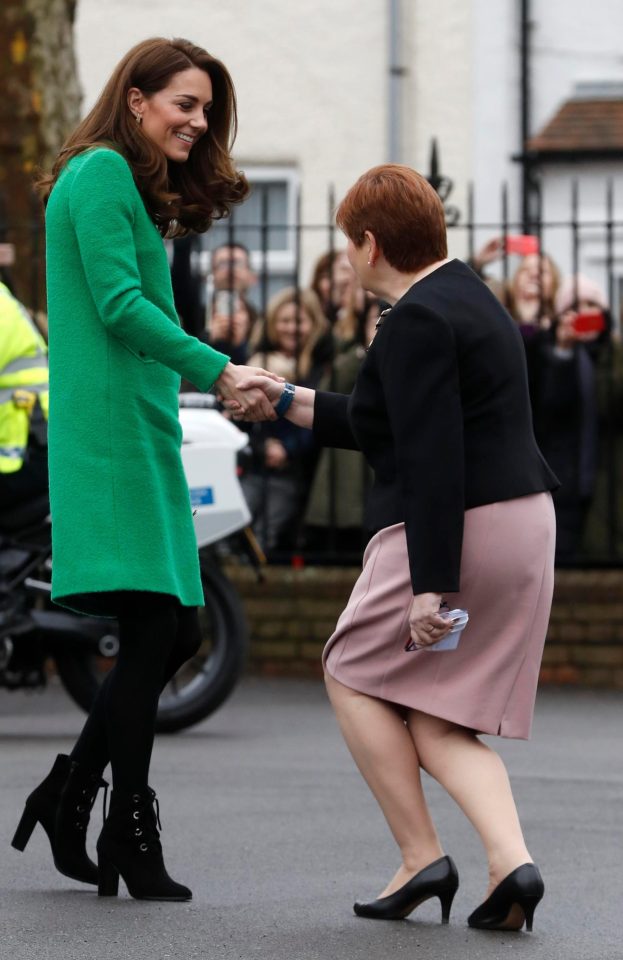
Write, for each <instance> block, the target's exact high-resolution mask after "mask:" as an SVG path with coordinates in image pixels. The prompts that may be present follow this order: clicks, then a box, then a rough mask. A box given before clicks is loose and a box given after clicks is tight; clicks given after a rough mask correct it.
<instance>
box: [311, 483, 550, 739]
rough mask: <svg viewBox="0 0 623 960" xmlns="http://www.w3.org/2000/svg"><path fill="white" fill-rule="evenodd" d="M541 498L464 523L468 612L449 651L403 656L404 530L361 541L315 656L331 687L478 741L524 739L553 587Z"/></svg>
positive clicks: (461, 597) (463, 592) (407, 588)
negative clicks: (341, 604) (350, 584)
mask: <svg viewBox="0 0 623 960" xmlns="http://www.w3.org/2000/svg"><path fill="white" fill-rule="evenodd" d="M555 539H556V522H555V517H554V507H553V504H552V498H551V495H550V494H549V493H539V494H534V495H532V496H528V497H520V498H518V499H516V500H505V501H501V502H499V503H491V504H486V505H485V506H483V507H475V508H474V509H472V510H467V511H466V513H465V527H464V536H463V552H462V555H461V589H460V590H459V592H458V593H449V594H445V595H444V600H446V601H447V603H448V604H449V606H450V609H453V608H455V607H461V608H463V609H466V610H467V611H468V612H469V618H470V619H469V623H468V624H467V626H466V627H465V629H464V631H463V633H462V634H461V639H460V642H459V646H458V648H457V649H456V650H443V651H441V650H440V651H432V650H417V651H412V652H406V651H405V649H404V647H405V643H406V642H407V640H408V638H409V609H410V606H411V600H412V598H413V590H412V587H411V581H410V575H409V559H408V555H407V542H406V537H405V529H404V524H402V523H399V524H396V525H395V526H392V527H387V528H386V529H384V530H380V531H379V532H378V533H377V534H375V536H374V537H373V538H372V539H371V540H370V542H369V544H368V546H367V548H366V552H365V554H364V558H363V570H362V572H361V575H360V577H359V579H358V580H357V582H356V584H355V586H354V588H353V592H352V594H351V596H350V599H349V601H348V604H347V605H346V608H345V610H344V611H343V613H342V614H341V616H340V618H339V620H338V622H337V626H336V628H335V632H334V633H333V635H332V636H331V637H330V638H329V640H328V642H327V644H326V646H325V649H324V653H323V663H324V667H325V670H326V671H327V673H329V674H330V676H332V677H334V678H335V679H336V680H338V681H339V682H340V683H343V684H345V685H346V686H348V687H351V688H352V689H354V690H358V691H360V692H361V693H366V694H369V695H370V696H372V697H378V698H380V699H382V700H387V701H390V702H391V703H396V704H399V705H400V706H402V707H405V708H410V709H414V710H421V711H422V712H423V713H428V714H431V715H432V716H436V717H443V718H444V719H446V720H451V721H452V722H454V723H457V724H460V725H461V726H464V727H468V728H470V729H472V730H475V731H477V732H479V733H490V734H498V735H499V736H502V737H513V738H517V739H521V740H527V739H529V737H530V730H531V726H532V716H533V713H534V701H535V697H536V689H537V683H538V677H539V667H540V664H541V657H542V655H543V645H544V643H545V635H546V632H547V625H548V621H549V615H550V609H551V603H552V592H553V587H554V546H555Z"/></svg>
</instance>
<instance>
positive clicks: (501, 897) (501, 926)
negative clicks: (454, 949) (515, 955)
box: [467, 863, 545, 931]
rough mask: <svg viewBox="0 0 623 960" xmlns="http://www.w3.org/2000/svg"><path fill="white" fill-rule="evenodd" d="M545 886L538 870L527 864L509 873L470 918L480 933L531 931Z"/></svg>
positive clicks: (470, 922)
mask: <svg viewBox="0 0 623 960" xmlns="http://www.w3.org/2000/svg"><path fill="white" fill-rule="evenodd" d="M544 892H545V884H544V883H543V879H542V877H541V874H540V873H539V869H538V867H536V866H535V865H534V864H533V863H524V864H522V866H521V867H517V869H516V870H513V872H512V873H509V875H508V876H507V877H505V879H504V880H502V882H501V883H499V884H498V886H497V887H496V888H495V890H494V891H493V893H492V894H491V896H490V897H488V898H487V899H486V900H485V902H484V903H481V904H480V906H479V907H478V908H477V909H476V910H474V912H473V913H472V914H471V916H469V917H468V918H467V922H468V924H469V925H470V927H477V928H478V929H479V930H521V928H522V927H523V925H524V921H525V924H526V930H528V931H531V930H532V924H533V920H534V911H535V910H536V908H537V906H538V905H539V903H540V902H541V900H542V899H543V894H544Z"/></svg>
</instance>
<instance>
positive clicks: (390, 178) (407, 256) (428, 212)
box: [335, 163, 448, 273]
mask: <svg viewBox="0 0 623 960" xmlns="http://www.w3.org/2000/svg"><path fill="white" fill-rule="evenodd" d="M335 219H336V222H337V225H338V227H339V228H340V230H342V231H343V232H344V233H345V234H346V236H347V237H348V238H349V240H351V241H352V242H353V243H354V244H355V246H356V247H360V246H361V245H362V243H363V242H364V239H365V233H366V230H369V231H370V233H372V234H373V235H374V238H375V240H376V242H377V243H378V245H379V247H380V248H381V251H382V253H383V256H384V257H385V259H386V260H387V262H388V263H389V265H390V266H391V267H394V269H396V270H399V271H400V272H401V273H414V272H415V271H417V270H421V269H422V268H423V267H427V266H428V265H429V264H431V263H435V261H437V260H444V259H445V258H446V257H447V255H448V243H447V239H446V218H445V214H444V209H443V204H442V203H441V200H440V199H439V197H438V196H437V194H436V192H435V190H433V188H432V187H431V185H430V183H429V182H428V180H426V179H425V177H423V176H422V175H421V174H419V173H416V171H415V170H412V169H411V167H405V166H402V165H401V164H398V163H384V164H381V166H378V167H372V169H371V170H368V171H367V173H364V174H362V176H360V177H359V179H358V180H357V182H356V183H355V184H354V186H352V187H351V188H350V190H349V191H348V193H347V194H346V196H345V197H344V199H343V200H342V202H341V203H340V205H339V207H338V209H337V213H336V217H335Z"/></svg>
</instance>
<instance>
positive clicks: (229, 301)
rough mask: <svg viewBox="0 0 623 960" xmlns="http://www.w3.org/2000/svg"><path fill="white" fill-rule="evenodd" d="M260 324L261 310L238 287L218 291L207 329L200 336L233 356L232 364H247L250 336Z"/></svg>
mask: <svg viewBox="0 0 623 960" xmlns="http://www.w3.org/2000/svg"><path fill="white" fill-rule="evenodd" d="M256 323H257V311H256V310H255V308H254V307H253V306H252V305H251V304H250V303H249V302H248V301H247V300H246V299H245V298H244V297H243V295H242V294H241V293H238V292H237V291H236V290H215V291H214V293H213V294H212V309H211V311H210V316H209V320H208V324H207V328H206V329H205V330H204V331H203V333H202V334H201V335H200V337H199V339H200V340H202V341H203V342H204V343H208V344H209V345H210V346H211V347H213V348H214V349H215V350H219V351H220V352H221V353H225V354H227V355H228V356H229V358H230V360H231V361H232V363H237V364H245V363H246V362H247V358H248V355H249V338H250V336H251V331H252V330H253V328H254V326H255V324H256Z"/></svg>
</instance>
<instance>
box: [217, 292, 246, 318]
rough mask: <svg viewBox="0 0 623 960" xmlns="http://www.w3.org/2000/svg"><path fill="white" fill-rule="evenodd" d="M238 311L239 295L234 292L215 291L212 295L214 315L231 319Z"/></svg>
mask: <svg viewBox="0 0 623 960" xmlns="http://www.w3.org/2000/svg"><path fill="white" fill-rule="evenodd" d="M239 309H240V294H239V293H236V291H235V290H217V291H216V293H215V294H214V313H218V314H220V315H221V316H223V317H231V316H232V314H234V313H237V312H238V310H239Z"/></svg>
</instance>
